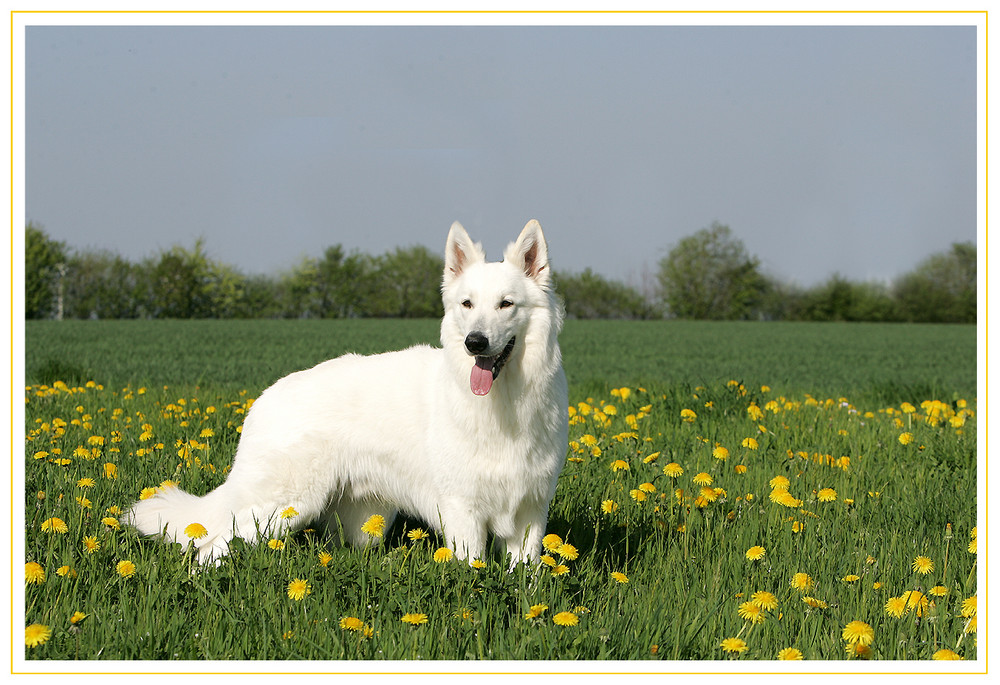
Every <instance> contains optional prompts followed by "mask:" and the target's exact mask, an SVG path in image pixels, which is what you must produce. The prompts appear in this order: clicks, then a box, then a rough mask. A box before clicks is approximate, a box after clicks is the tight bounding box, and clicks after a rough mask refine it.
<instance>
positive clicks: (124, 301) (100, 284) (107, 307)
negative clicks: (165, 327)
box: [65, 252, 145, 319]
mask: <svg viewBox="0 0 1000 685" xmlns="http://www.w3.org/2000/svg"><path fill="white" fill-rule="evenodd" d="M141 280H142V279H141V276H140V274H139V269H138V267H137V266H135V265H134V264H132V263H130V262H128V261H127V260H125V259H123V258H122V257H120V256H118V255H116V254H113V253H111V252H77V253H74V254H73V255H72V256H71V257H70V258H69V260H68V261H67V269H66V277H65V316H66V317H67V318H74V319H133V318H136V317H139V316H141V315H142V314H143V313H144V305H145V303H144V302H143V300H142V298H141V297H140V292H141V291H140V287H139V284H140V282H141Z"/></svg>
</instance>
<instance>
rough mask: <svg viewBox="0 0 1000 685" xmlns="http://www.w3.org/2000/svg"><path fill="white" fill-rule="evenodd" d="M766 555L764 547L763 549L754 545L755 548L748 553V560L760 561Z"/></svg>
mask: <svg viewBox="0 0 1000 685" xmlns="http://www.w3.org/2000/svg"><path fill="white" fill-rule="evenodd" d="M766 553H767V550H765V549H764V548H763V547H761V546H760V545H754V546H753V547H751V548H750V549H748V550H747V551H746V558H747V559H749V560H750V561H758V560H760V559H763V558H764V555H765V554H766Z"/></svg>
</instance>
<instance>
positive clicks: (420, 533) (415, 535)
mask: <svg viewBox="0 0 1000 685" xmlns="http://www.w3.org/2000/svg"><path fill="white" fill-rule="evenodd" d="M406 537H408V538H410V539H411V540H413V541H414V542H417V541H418V540H424V539H426V538H428V537H430V535H428V534H427V531H425V530H424V529H423V528H414V529H413V530H410V531H407V533H406Z"/></svg>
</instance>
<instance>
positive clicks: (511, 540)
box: [504, 506, 548, 569]
mask: <svg viewBox="0 0 1000 685" xmlns="http://www.w3.org/2000/svg"><path fill="white" fill-rule="evenodd" d="M525 509H526V510H525ZM525 509H522V510H521V511H519V512H518V514H517V516H516V518H515V520H514V524H515V525H514V534H513V535H511V536H509V537H506V538H504V543H505V544H506V545H507V553H508V554H509V555H510V567H511V568H512V569H513V568H514V567H515V566H517V565H518V564H520V563H530V562H536V561H538V559H539V557H540V556H541V553H542V537H543V536H544V535H545V523H546V521H547V520H548V507H547V506H544V507H541V508H539V507H526V508H525ZM539 509H540V510H539Z"/></svg>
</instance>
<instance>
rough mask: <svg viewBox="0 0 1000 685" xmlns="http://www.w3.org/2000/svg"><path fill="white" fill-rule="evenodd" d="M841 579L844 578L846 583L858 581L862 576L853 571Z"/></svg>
mask: <svg viewBox="0 0 1000 685" xmlns="http://www.w3.org/2000/svg"><path fill="white" fill-rule="evenodd" d="M841 580H843V581H844V582H845V583H856V582H857V581H859V580H861V576H857V575H854V574H853V573H852V574H850V575H847V576H844V577H843V578H841Z"/></svg>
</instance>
